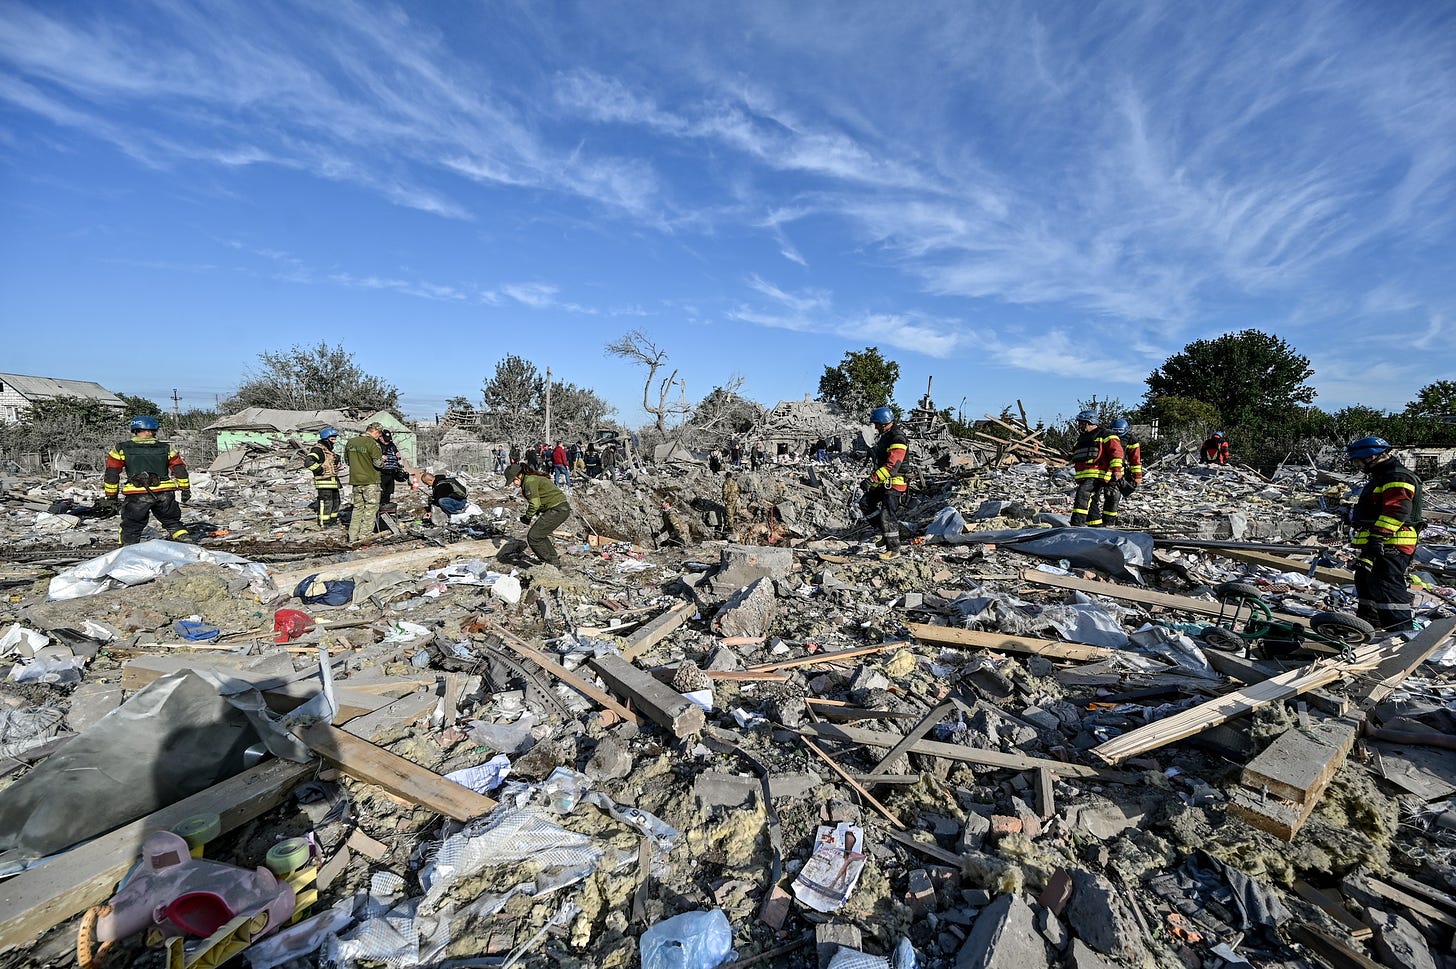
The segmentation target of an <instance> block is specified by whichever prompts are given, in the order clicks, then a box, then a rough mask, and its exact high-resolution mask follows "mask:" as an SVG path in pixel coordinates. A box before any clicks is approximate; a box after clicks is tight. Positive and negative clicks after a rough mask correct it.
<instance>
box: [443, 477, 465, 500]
mask: <svg viewBox="0 0 1456 969" xmlns="http://www.w3.org/2000/svg"><path fill="white" fill-rule="evenodd" d="M448 487H449V488H450V497H451V498H454V499H456V500H457V501H464V500H465V499H467V498H469V497H470V492H469V491H466V490H465V486H464V485H463V484H461V483H460V482H459V480H457V479H455V478H450V479H449V485H448Z"/></svg>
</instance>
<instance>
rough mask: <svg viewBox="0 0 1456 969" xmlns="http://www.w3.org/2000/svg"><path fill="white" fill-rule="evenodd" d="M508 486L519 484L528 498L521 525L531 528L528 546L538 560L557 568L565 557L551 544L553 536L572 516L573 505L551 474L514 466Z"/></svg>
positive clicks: (510, 469) (506, 473)
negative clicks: (553, 482) (554, 481)
mask: <svg viewBox="0 0 1456 969" xmlns="http://www.w3.org/2000/svg"><path fill="white" fill-rule="evenodd" d="M505 478H506V486H507V487H512V486H515V485H519V486H520V489H521V494H522V495H523V496H524V497H525V499H526V513H525V514H524V515H522V516H521V524H523V525H530V526H531V528H530V530H528V531H527V532H526V544H527V545H529V546H530V547H531V551H532V552H533V553H535V555H536V557H537V558H538V559H540V560H541V561H542V562H544V563H546V564H547V565H556V564H558V563H559V562H560V561H561V557H560V556H559V555H557V554H556V546H555V544H553V543H552V541H551V533H552V532H554V531H556V529H558V528H560V527H561V523H562V522H564V521H566V519H567V518H568V517H570V515H571V505H570V503H568V502H567V500H566V496H565V495H563V494H562V493H561V489H560V488H557V487H556V485H554V484H552V483H551V478H550V476H549V475H546V474H543V473H541V472H540V471H535V470H533V469H531V468H527V467H524V466H523V465H519V464H513V465H511V466H510V467H508V468H506V470H505Z"/></svg>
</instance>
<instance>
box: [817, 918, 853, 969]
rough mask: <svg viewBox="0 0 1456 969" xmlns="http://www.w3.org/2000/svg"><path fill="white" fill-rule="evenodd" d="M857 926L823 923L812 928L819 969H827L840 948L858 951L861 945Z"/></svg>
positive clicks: (841, 923)
mask: <svg viewBox="0 0 1456 969" xmlns="http://www.w3.org/2000/svg"><path fill="white" fill-rule="evenodd" d="M863 944H864V943H863V941H862V939H861V937H860V931H859V926H856V925H846V924H845V923H843V922H823V923H821V924H819V925H816V926H814V954H815V955H816V956H817V957H818V960H819V969H829V962H830V960H832V959H833V958H834V955H835V953H837V952H838V951H839V950H840V949H841V948H844V949H854V950H856V951H858V950H859V948H860V946H861V945H863Z"/></svg>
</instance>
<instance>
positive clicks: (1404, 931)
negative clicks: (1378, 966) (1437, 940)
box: [1375, 913, 1437, 969]
mask: <svg viewBox="0 0 1456 969" xmlns="http://www.w3.org/2000/svg"><path fill="white" fill-rule="evenodd" d="M1375 954H1376V955H1378V956H1379V957H1380V961H1381V962H1383V963H1385V964H1386V965H1387V966H1404V967H1406V969H1437V963H1436V957H1435V956H1434V955H1432V954H1431V946H1430V944H1429V943H1428V942H1426V937H1425V936H1424V935H1422V934H1421V932H1420V930H1419V929H1417V928H1416V927H1415V926H1414V925H1412V924H1411V923H1410V921H1408V920H1407V919H1403V918H1401V917H1400V916H1399V915H1395V914H1393V913H1392V914H1386V915H1385V916H1383V917H1382V918H1380V921H1378V922H1377V923H1376V925H1375Z"/></svg>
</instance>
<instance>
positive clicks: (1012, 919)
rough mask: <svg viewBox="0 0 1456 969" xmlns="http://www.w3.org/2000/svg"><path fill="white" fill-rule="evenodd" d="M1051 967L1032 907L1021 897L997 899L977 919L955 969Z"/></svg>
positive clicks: (1030, 968) (1006, 896)
mask: <svg viewBox="0 0 1456 969" xmlns="http://www.w3.org/2000/svg"><path fill="white" fill-rule="evenodd" d="M1050 965H1052V960H1051V953H1050V951H1049V950H1048V948H1047V943H1046V942H1045V940H1043V939H1042V936H1041V933H1039V932H1037V931H1036V924H1035V920H1034V918H1033V916H1032V911H1031V906H1030V905H1028V904H1027V903H1026V900H1025V899H1024V898H1022V897H1021V895H1020V894H1019V893H1018V894H1007V895H1002V896H1001V897H999V898H997V899H996V900H995V901H994V902H992V903H991V904H990V905H988V906H986V908H984V909H983V910H982V911H981V914H980V915H978V916H976V922H975V924H974V925H973V926H972V927H971V934H970V935H968V936H967V937H966V941H965V944H964V945H962V946H961V948H960V952H959V953H957V955H956V963H955V969H1037V967H1039V966H1050Z"/></svg>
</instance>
